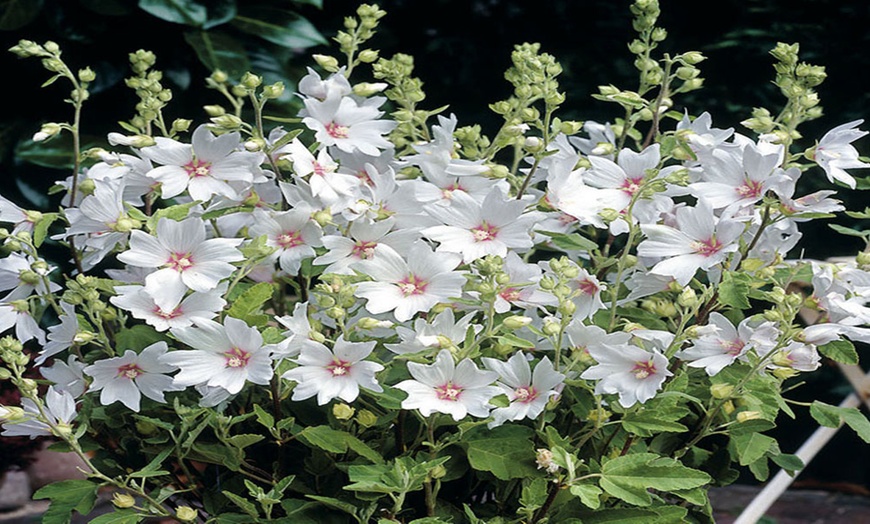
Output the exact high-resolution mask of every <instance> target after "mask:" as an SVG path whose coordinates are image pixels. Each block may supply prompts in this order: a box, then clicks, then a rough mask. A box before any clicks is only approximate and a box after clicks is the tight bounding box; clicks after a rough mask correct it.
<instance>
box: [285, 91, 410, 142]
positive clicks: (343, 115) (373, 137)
mask: <svg viewBox="0 0 870 524" xmlns="http://www.w3.org/2000/svg"><path fill="white" fill-rule="evenodd" d="M329 94H330V95H331V96H328V97H327V98H325V99H324V100H317V99H315V98H306V99H305V101H304V103H305V111H306V114H307V115H308V116H305V117H304V118H303V119H302V123H304V124H305V125H306V126H308V128H309V129H311V130H312V131H314V133H315V136H314V139H315V140H317V142H319V143H320V144H322V145H323V146H327V147H329V146H335V147H337V148H339V149H341V150H342V151H346V152H348V153H351V152H354V151H359V152H360V153H363V154H365V155H371V156H377V155H378V154H379V153H380V151H379V149H389V148H391V147H392V144H391V143H390V141H389V140H387V139H386V138H384V136H383V135H386V134H387V133H389V132H390V131H392V130H393V128H395V127H396V122H394V121H392V120H378V118H379V117H380V116H381V115H382V114H383V113H382V112H381V111H379V110H378V109H377V108H376V107H373V105H372V104H364V105H360V104H357V102H356V101H355V100H354V99H353V98H351V97H348V96H337V94H335V93H329ZM384 100H385V99H384Z"/></svg>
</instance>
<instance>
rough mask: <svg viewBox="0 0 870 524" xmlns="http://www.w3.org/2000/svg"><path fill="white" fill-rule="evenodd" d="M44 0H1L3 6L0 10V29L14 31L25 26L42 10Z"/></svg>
mask: <svg viewBox="0 0 870 524" xmlns="http://www.w3.org/2000/svg"><path fill="white" fill-rule="evenodd" d="M43 3H44V0H19V1H15V0H12V1H7V2H3V8H2V10H0V12H2V16H0V30H2V31H15V30H17V29H21V28H22V27H24V26H26V25H27V24H29V23H30V22H32V21H33V20H34V19H36V17H37V16H39V12H40V11H41V10H42V5H43Z"/></svg>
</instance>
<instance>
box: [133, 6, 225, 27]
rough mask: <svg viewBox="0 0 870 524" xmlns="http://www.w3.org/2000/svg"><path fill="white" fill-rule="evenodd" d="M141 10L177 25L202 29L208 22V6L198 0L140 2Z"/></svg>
mask: <svg viewBox="0 0 870 524" xmlns="http://www.w3.org/2000/svg"><path fill="white" fill-rule="evenodd" d="M139 9H141V10H143V11H145V12H146V13H148V14H150V15H152V16H156V17H157V18H159V19H161V20H166V21H167V22H172V23H175V24H183V25H192V26H194V27H201V26H203V25H205V22H206V20H208V11H207V9H206V6H205V5H203V4H201V3H199V2H197V1H196V0H139Z"/></svg>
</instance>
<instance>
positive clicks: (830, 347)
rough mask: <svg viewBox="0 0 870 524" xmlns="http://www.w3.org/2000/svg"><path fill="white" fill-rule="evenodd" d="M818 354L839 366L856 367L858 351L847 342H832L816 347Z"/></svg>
mask: <svg viewBox="0 0 870 524" xmlns="http://www.w3.org/2000/svg"><path fill="white" fill-rule="evenodd" d="M818 350H819V353H821V354H822V355H824V356H826V357H828V358H829V359H831V360H833V361H834V362H839V363H840V364H847V365H857V364H858V351H856V350H855V346H854V345H853V344H852V343H851V342H849V341H848V340H842V339H841V340H833V341H831V342H828V343H827V344H823V345H821V346H818Z"/></svg>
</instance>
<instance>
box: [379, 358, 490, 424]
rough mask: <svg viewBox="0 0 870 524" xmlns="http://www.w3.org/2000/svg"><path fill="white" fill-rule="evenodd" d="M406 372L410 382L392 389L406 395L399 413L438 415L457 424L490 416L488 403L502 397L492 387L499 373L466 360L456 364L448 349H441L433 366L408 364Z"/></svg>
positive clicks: (426, 415)
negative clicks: (414, 411) (401, 410)
mask: <svg viewBox="0 0 870 524" xmlns="http://www.w3.org/2000/svg"><path fill="white" fill-rule="evenodd" d="M408 371H409V372H410V373H411V376H412V377H414V378H413V380H403V381H402V382H399V383H398V384H396V386H395V387H396V388H397V389H401V390H402V391H404V392H405V393H407V394H408V397H407V398H406V399H405V400H403V401H402V409H416V410H419V411H420V414H422V415H423V416H424V417H428V416H429V415H431V414H432V413H434V412H438V413H446V414H448V415H450V416H451V417H453V420H456V421H457V422H458V421H460V420H462V419H463V418H465V416H466V415H472V416H475V417H481V418H484V417H487V416H489V410H490V405H489V400H490V399H491V398H492V397H494V396H496V395H498V394H500V393H501V389H500V388H499V387H497V386H493V385H492V383H493V382H494V381H495V380H496V379H497V378H498V373H496V372H494V371H486V370H481V369H478V367H477V366H476V365H475V364H474V362H473V361H472V360H470V359H467V358H466V359H463V360H462V361H461V362H459V364H456V363H455V362H454V361H453V355H452V354H451V353H450V351H449V350H447V349H442V350H441V351H440V352H439V353H438V356H437V357H435V362H433V363H432V364H429V365H426V364H420V363H417V362H408Z"/></svg>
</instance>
